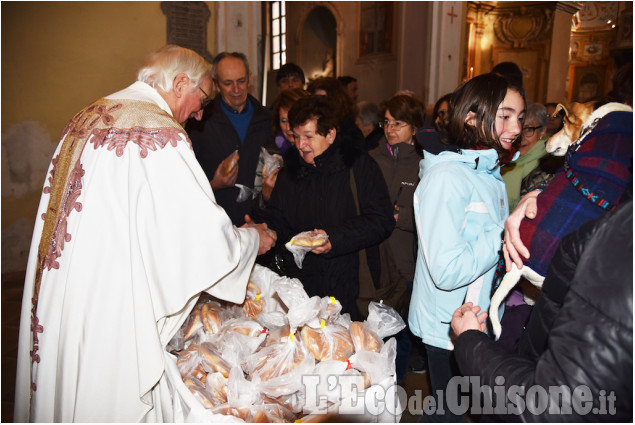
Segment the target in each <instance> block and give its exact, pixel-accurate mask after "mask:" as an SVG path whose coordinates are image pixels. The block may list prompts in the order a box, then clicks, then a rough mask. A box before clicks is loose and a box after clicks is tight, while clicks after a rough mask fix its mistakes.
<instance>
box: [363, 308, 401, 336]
mask: <svg viewBox="0 0 635 425" xmlns="http://www.w3.org/2000/svg"><path fill="white" fill-rule="evenodd" d="M364 323H366V325H367V327H368V328H369V329H372V330H373V331H374V332H375V334H377V336H378V337H379V338H380V339H384V338H386V337H389V336H392V335H396V334H397V333H398V332H399V331H400V330H402V329H403V328H405V327H406V323H405V322H404V321H403V318H402V317H401V316H400V315H399V313H397V311H396V310H395V309H394V308H392V307H390V306H389V305H386V304H383V303H378V302H375V301H371V302H370V304H369V305H368V318H367V319H366V321H365V322H364Z"/></svg>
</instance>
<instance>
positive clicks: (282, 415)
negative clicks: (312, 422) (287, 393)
mask: <svg viewBox="0 0 635 425" xmlns="http://www.w3.org/2000/svg"><path fill="white" fill-rule="evenodd" d="M249 413H250V416H251V418H250V421H249V422H253V423H291V422H295V420H296V419H297V416H296V415H295V414H294V413H293V412H292V411H291V410H289V409H287V408H286V407H284V406H283V405H281V404H278V403H266V404H257V405H254V406H251V407H250V408H249Z"/></svg>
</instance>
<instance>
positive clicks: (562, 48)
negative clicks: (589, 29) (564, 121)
mask: <svg viewBox="0 0 635 425" xmlns="http://www.w3.org/2000/svg"><path fill="white" fill-rule="evenodd" d="M578 10H579V7H578V6H576V5H572V4H571V2H556V4H555V7H554V14H553V28H552V31H551V46H550V47H551V49H550V55H549V63H548V68H547V76H548V78H547V85H546V88H545V92H544V95H543V97H542V101H543V102H564V101H566V100H567V98H568V96H567V87H568V81H567V80H568V74H569V59H570V58H569V47H570V39H571V17H572V16H573V14H575V13H576V12H577V11H578Z"/></svg>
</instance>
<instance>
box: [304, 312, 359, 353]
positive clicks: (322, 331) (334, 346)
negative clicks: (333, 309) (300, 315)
mask: <svg viewBox="0 0 635 425" xmlns="http://www.w3.org/2000/svg"><path fill="white" fill-rule="evenodd" d="M300 334H301V336H302V342H303V343H304V345H305V347H306V348H307V349H308V350H309V352H311V354H313V356H314V357H315V359H316V360H318V361H327V360H338V361H341V362H346V361H348V358H349V357H350V356H351V355H353V353H354V352H355V347H354V346H353V340H352V339H351V334H350V331H349V330H348V329H347V328H345V327H343V326H340V325H333V324H326V322H325V321H324V319H322V320H321V326H320V328H319V329H314V328H312V327H310V326H304V327H302V331H301V333H300Z"/></svg>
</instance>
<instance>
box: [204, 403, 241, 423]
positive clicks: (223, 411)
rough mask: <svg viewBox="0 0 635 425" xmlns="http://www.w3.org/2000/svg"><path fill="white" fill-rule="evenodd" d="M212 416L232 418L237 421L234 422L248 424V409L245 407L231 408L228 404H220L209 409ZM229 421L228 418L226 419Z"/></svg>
mask: <svg viewBox="0 0 635 425" xmlns="http://www.w3.org/2000/svg"><path fill="white" fill-rule="evenodd" d="M211 412H212V414H214V415H223V416H233V417H234V418H237V419H239V420H236V421H235V422H249V417H250V416H249V409H248V408H246V407H231V406H230V405H229V404H227V403H225V404H221V405H220V406H215V407H214V408H213V409H211ZM227 420H228V421H229V418H227Z"/></svg>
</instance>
